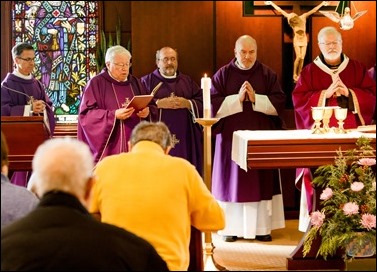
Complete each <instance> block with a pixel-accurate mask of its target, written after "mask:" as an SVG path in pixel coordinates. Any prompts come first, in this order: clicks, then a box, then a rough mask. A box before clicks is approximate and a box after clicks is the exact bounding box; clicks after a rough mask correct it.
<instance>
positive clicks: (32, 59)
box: [17, 57, 35, 62]
mask: <svg viewBox="0 0 377 272" xmlns="http://www.w3.org/2000/svg"><path fill="white" fill-rule="evenodd" d="M17 58H18V59H22V60H24V61H26V62H32V61H35V58H26V59H25V58H21V57H17Z"/></svg>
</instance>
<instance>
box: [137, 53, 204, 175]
mask: <svg viewBox="0 0 377 272" xmlns="http://www.w3.org/2000/svg"><path fill="white" fill-rule="evenodd" d="M156 65H157V69H155V70H154V71H153V72H151V73H150V74H147V75H145V76H143V77H141V82H142V84H143V85H144V86H145V88H146V89H147V90H148V91H149V92H152V91H153V89H154V88H155V87H156V86H157V85H158V84H161V85H159V87H158V89H156V90H155V91H154V97H155V101H156V104H157V109H153V111H152V118H153V121H162V122H164V123H165V124H166V125H167V126H168V127H169V129H170V131H171V133H172V136H173V148H172V149H171V151H170V153H169V154H170V155H172V156H176V157H181V158H184V159H186V160H188V161H189V162H191V163H192V164H193V165H195V167H196V169H197V170H198V172H199V173H200V174H201V175H202V176H203V172H202V169H203V128H202V127H201V125H199V123H197V122H195V118H200V117H202V115H203V93H202V89H201V88H200V87H199V85H198V84H197V83H196V82H195V81H194V80H193V79H192V78H190V77H189V76H188V75H185V74H183V73H181V72H180V71H178V53H177V51H176V50H175V49H173V48H171V47H163V48H161V49H160V50H157V52H156Z"/></svg>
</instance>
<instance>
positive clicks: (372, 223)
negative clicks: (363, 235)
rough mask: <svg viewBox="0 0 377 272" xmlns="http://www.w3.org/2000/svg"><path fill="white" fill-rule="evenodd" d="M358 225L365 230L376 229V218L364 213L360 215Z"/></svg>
mask: <svg viewBox="0 0 377 272" xmlns="http://www.w3.org/2000/svg"><path fill="white" fill-rule="evenodd" d="M360 223H361V225H363V227H364V228H366V229H367V230H371V229H372V228H376V216H375V215H373V214H369V213H365V214H363V215H362V217H361V221H360Z"/></svg>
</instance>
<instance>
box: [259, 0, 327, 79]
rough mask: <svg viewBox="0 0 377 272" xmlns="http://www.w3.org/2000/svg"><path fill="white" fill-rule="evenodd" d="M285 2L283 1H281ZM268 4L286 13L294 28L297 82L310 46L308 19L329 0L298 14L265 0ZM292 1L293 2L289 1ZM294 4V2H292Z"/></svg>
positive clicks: (295, 8)
mask: <svg viewBox="0 0 377 272" xmlns="http://www.w3.org/2000/svg"><path fill="white" fill-rule="evenodd" d="M280 2H283V1H279V3H280ZM295 2H296V4H295V5H294V6H293V10H294V11H296V10H297V9H298V8H299V7H300V5H299V6H298V4H299V3H300V2H297V1H295ZM264 3H265V4H266V5H271V6H272V7H273V8H274V9H276V10H277V11H278V12H280V13H281V14H282V15H284V17H285V18H287V20H288V24H289V26H290V27H291V28H292V29H293V48H294V51H295V61H294V64H293V80H294V82H296V81H297V80H298V77H299V75H300V73H301V70H302V67H303V66H304V60H305V55H306V49H307V46H308V38H307V35H306V19H307V18H308V17H309V16H310V15H312V14H313V13H315V12H317V11H318V10H319V9H320V8H321V7H322V6H327V5H328V4H329V2H328V1H323V2H321V3H320V4H318V5H317V6H315V7H314V8H313V9H311V10H309V11H307V12H304V13H302V14H301V15H298V14H297V13H296V12H290V13H288V12H286V11H285V10H283V9H282V8H280V7H279V6H278V5H276V4H275V3H274V2H272V1H265V2H264ZM289 3H292V2H289ZM303 3H305V5H306V6H307V5H308V2H303ZM290 5H291V6H292V4H290Z"/></svg>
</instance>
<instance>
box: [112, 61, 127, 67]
mask: <svg viewBox="0 0 377 272" xmlns="http://www.w3.org/2000/svg"><path fill="white" fill-rule="evenodd" d="M111 63H112V64H114V65H115V66H116V67H119V68H130V67H131V66H132V63H131V62H130V63H117V62H111Z"/></svg>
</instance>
